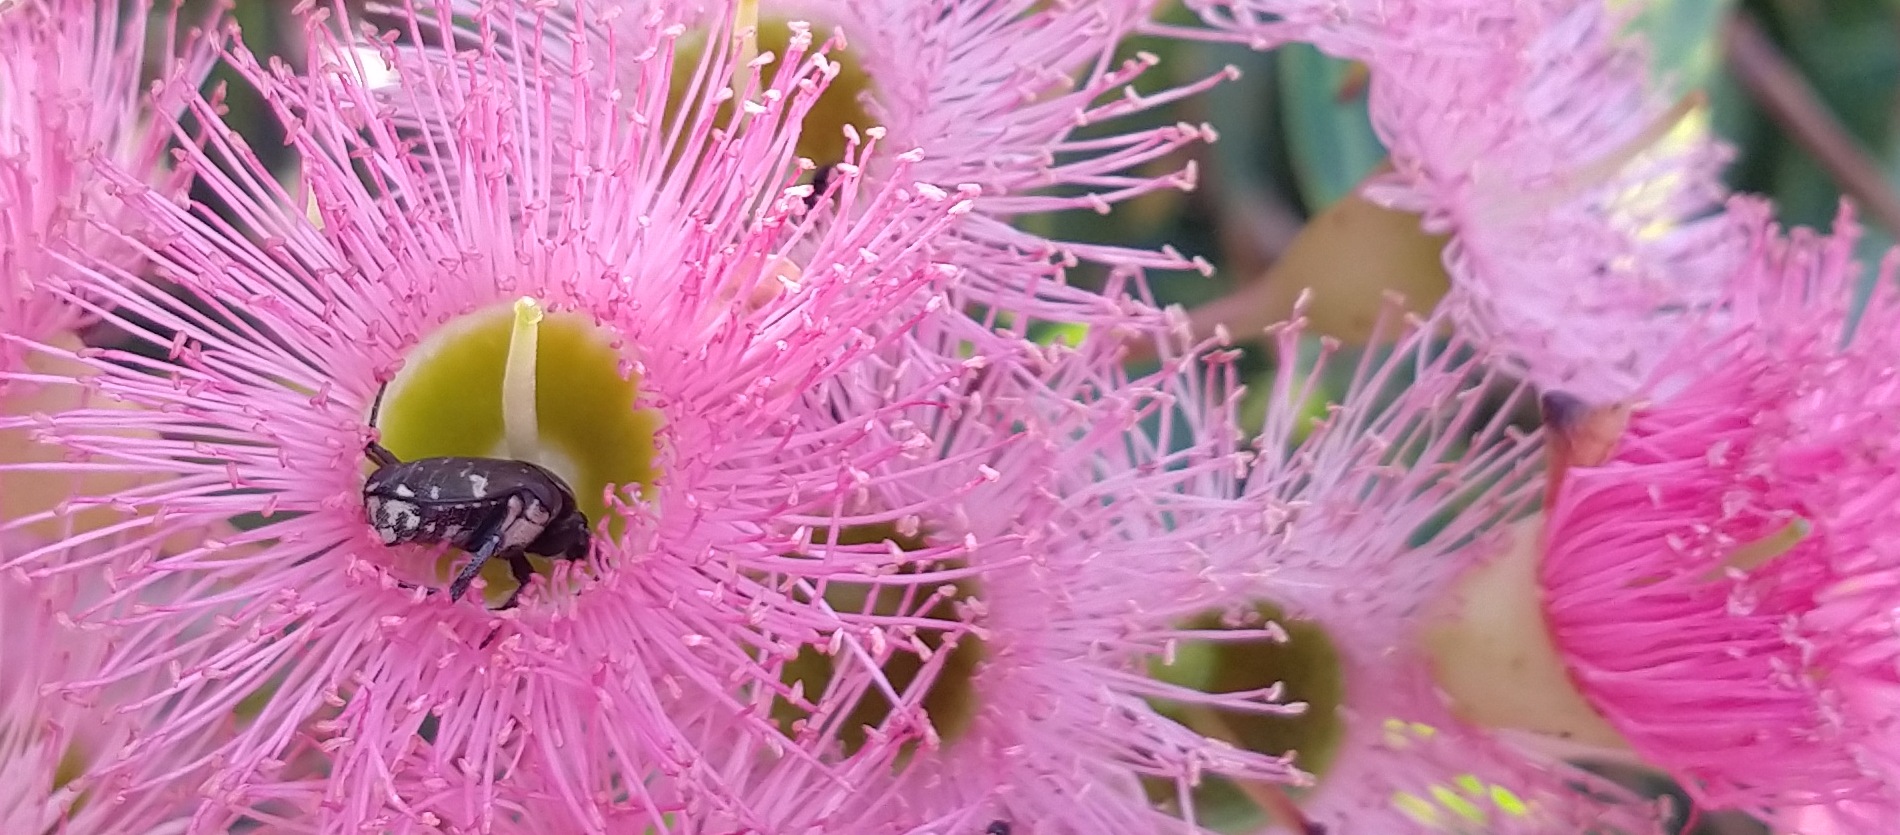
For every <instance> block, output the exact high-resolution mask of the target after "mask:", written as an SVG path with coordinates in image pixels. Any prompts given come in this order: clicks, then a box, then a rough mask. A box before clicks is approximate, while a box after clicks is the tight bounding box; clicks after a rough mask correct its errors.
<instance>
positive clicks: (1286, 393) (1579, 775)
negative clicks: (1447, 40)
mask: <svg viewBox="0 0 1900 835" xmlns="http://www.w3.org/2000/svg"><path fill="white" fill-rule="evenodd" d="M1396 321H1397V317H1396V315H1392V311H1390V310H1389V311H1388V316H1387V317H1386V319H1385V320H1384V325H1385V326H1384V327H1382V328H1381V329H1380V331H1381V333H1382V334H1383V335H1384V336H1386V337H1389V338H1390V341H1392V342H1394V343H1395V344H1394V346H1393V347H1392V349H1391V353H1390V355H1389V356H1388V357H1386V358H1384V359H1374V358H1373V356H1372V355H1368V356H1367V358H1366V359H1364V360H1362V361H1361V364H1360V365H1359V366H1358V367H1357V368H1356V369H1355V370H1354V373H1353V375H1352V377H1353V379H1352V383H1351V385H1350V388H1349V391H1348V392H1347V393H1346V394H1345V396H1344V397H1343V399H1342V401H1341V402H1340V403H1338V404H1337V405H1335V406H1330V407H1327V408H1326V410H1325V412H1324V413H1323V415H1322V416H1320V417H1319V418H1318V422H1317V423H1316V424H1311V423H1309V421H1311V420H1312V418H1310V417H1308V416H1307V415H1308V409H1309V408H1310V404H1311V402H1312V399H1313V398H1315V397H1317V396H1320V392H1319V390H1318V388H1317V387H1318V385H1319V379H1320V374H1321V371H1323V369H1324V367H1325V365H1326V364H1327V362H1328V360H1327V359H1326V358H1325V355H1322V359H1321V360H1320V363H1319V367H1318V368H1316V369H1311V370H1303V369H1302V368H1301V367H1300V365H1299V364H1298V362H1297V360H1296V359H1295V358H1297V357H1298V356H1299V354H1300V350H1301V339H1300V331H1301V328H1302V323H1301V321H1300V320H1297V319H1296V320H1295V321H1294V322H1292V323H1290V324H1288V325H1285V326H1282V327H1280V328H1279V329H1277V331H1276V332H1275V344H1276V346H1277V348H1278V351H1279V355H1280V356H1281V357H1282V360H1281V364H1280V367H1279V370H1278V373H1277V374H1276V376H1275V378H1274V383H1273V389H1272V390H1271V392H1270V393H1269V395H1268V406H1267V408H1268V411H1267V419H1266V423H1265V425H1264V427H1263V429H1262V431H1261V433H1260V435H1259V438H1258V440H1257V441H1256V447H1257V448H1258V449H1259V450H1260V459H1259V460H1258V461H1257V462H1256V463H1255V465H1254V469H1253V473H1252V474H1251V475H1250V476H1249V477H1248V479H1247V481H1246V484H1245V487H1244V489H1243V490H1242V492H1241V493H1240V495H1241V496H1242V497H1243V499H1244V500H1245V501H1246V502H1247V503H1248V505H1249V509H1250V512H1249V513H1248V514H1247V515H1246V516H1245V517H1243V518H1244V519H1245V520H1246V524H1245V526H1244V527H1241V528H1239V529H1237V530H1234V531H1231V532H1228V533H1227V534H1225V535H1223V536H1219V537H1216V538H1212V539H1210V540H1208V541H1207V545H1206V547H1207V549H1208V551H1209V553H1210V554H1211V555H1212V556H1211V559H1212V560H1213V561H1214V562H1215V563H1216V564H1217V565H1218V566H1219V572H1218V573H1219V574H1220V575H1221V576H1224V577H1226V578H1228V584H1229V585H1230V587H1231V588H1232V593H1231V597H1230V601H1232V602H1231V603H1230V605H1232V606H1237V607H1242V608H1241V610H1240V611H1242V612H1245V613H1246V615H1247V617H1243V618H1240V619H1239V620H1235V619H1234V616H1233V615H1231V614H1230V615H1229V618H1228V619H1229V622H1240V623H1246V622H1249V619H1251V620H1254V621H1257V620H1259V617H1260V616H1259V615H1256V614H1254V612H1255V611H1256V607H1261V606H1264V607H1267V608H1265V609H1261V610H1259V611H1270V612H1271V613H1272V614H1271V615H1269V617H1271V618H1272V619H1273V620H1276V621H1278V622H1279V623H1280V624H1281V625H1282V627H1283V628H1284V629H1285V630H1286V634H1288V635H1290V636H1291V637H1290V643H1289V644H1288V647H1287V648H1285V649H1276V648H1270V647H1261V648H1259V649H1258V650H1245V649H1239V648H1236V649H1226V650H1221V651H1222V652H1223V653H1226V654H1224V655H1222V656H1221V657H1222V659H1223V665H1224V666H1223V669H1224V670H1225V671H1226V673H1227V675H1226V678H1225V680H1226V681H1227V682H1228V684H1229V685H1230V686H1231V685H1234V684H1241V685H1250V686H1261V685H1264V684H1269V683H1273V682H1276V681H1284V682H1286V684H1287V686H1288V687H1289V688H1290V690H1289V695H1288V697H1287V698H1288V699H1289V700H1302V701H1307V702H1308V703H1309V707H1308V710H1307V712H1306V714H1305V715H1302V716H1299V717H1295V718H1285V719H1275V720H1272V722H1253V721H1245V722H1243V721H1242V720H1240V719H1239V718H1238V717H1227V718H1226V723H1227V724H1229V725H1231V726H1232V728H1233V730H1234V732H1235V733H1236V735H1237V737H1238V738H1240V739H1242V740H1243V741H1248V742H1249V744H1250V746H1254V745H1256V743H1254V742H1253V740H1260V741H1261V742H1260V743H1258V744H1266V743H1271V744H1274V745H1275V746H1279V745H1289V746H1291V747H1293V748H1294V749H1296V750H1295V751H1294V752H1293V753H1295V754H1296V756H1294V759H1293V765H1295V766H1296V767H1300V768H1303V769H1306V770H1308V771H1310V772H1312V773H1313V775H1314V777H1315V778H1316V781H1317V782H1316V785H1314V786H1313V787H1312V788H1310V789H1308V790H1306V791H1304V792H1303V793H1301V794H1298V795H1296V796H1295V797H1294V798H1292V799H1293V800H1297V802H1298V805H1299V807H1300V808H1301V809H1303V810H1304V814H1305V815H1306V816H1307V817H1309V818H1310V819H1311V820H1313V821H1315V822H1317V823H1319V824H1321V825H1323V826H1325V827H1327V831H1337V832H1412V831H1482V832H1493V833H1504V832H1538V833H1570V832H1582V831H1596V829H1595V827H1601V826H1610V827H1613V829H1612V830H1611V831H1625V832H1647V831H1654V830H1655V829H1656V824H1655V822H1654V821H1653V820H1652V819H1651V816H1650V813H1649V812H1648V811H1647V810H1645V809H1643V808H1641V807H1639V806H1637V805H1635V799H1634V798H1632V797H1630V796H1629V795H1628V794H1626V793H1624V792H1621V791H1620V790H1618V789H1616V788H1615V787H1613V786H1611V785H1609V784H1607V783H1605V782H1604V781H1601V780H1597V779H1594V778H1592V777H1590V776H1589V775H1587V774H1586V773H1585V772H1582V771H1580V770H1578V769H1575V768H1572V767H1570V766H1568V765H1566V764H1565V763H1563V762H1562V761H1561V760H1559V759H1557V758H1556V757H1554V756H1551V755H1549V754H1545V753H1541V752H1539V751H1536V750H1533V749H1526V748H1521V747H1519V746H1518V745H1517V744H1515V742H1514V741H1512V740H1510V739H1507V738H1505V737H1503V736H1500V735H1497V734H1494V733H1493V732H1491V731H1490V730H1488V729H1485V728H1482V727H1479V726H1477V725H1474V724H1472V723H1471V722H1469V721H1467V720H1466V719H1465V718H1463V717H1462V716H1461V715H1460V714H1459V713H1458V711H1457V710H1456V709H1455V708H1454V707H1453V706H1452V705H1450V704H1448V702H1447V700H1446V697H1445V694H1444V692H1443V691H1442V690H1441V686H1440V682H1439V680H1438V679H1437V677H1436V676H1437V671H1436V670H1435V659H1434V655H1433V652H1432V646H1431V642H1430V640H1428V639H1429V637H1430V636H1431V635H1432V634H1433V632H1432V630H1433V628H1434V624H1435V622H1436V621H1435V619H1436V614H1435V612H1436V610H1437V609H1438V608H1439V607H1440V606H1441V605H1442V601H1444V600H1445V599H1446V598H1447V597H1448V596H1449V595H1451V593H1452V583H1453V581H1454V580H1456V579H1457V578H1458V577H1459V575H1460V574H1461V573H1462V571H1463V569H1465V568H1467V567H1469V566H1471V565H1473V564H1475V563H1476V562H1477V561H1478V560H1479V559H1481V558H1482V556H1483V555H1485V554H1487V553H1489V552H1490V550H1491V549H1492V548H1493V547H1494V546H1495V544H1496V543H1497V542H1499V541H1500V540H1501V539H1503V538H1504V537H1505V536H1506V533H1507V531H1506V530H1505V525H1504V523H1506V522H1509V521H1510V520H1512V519H1514V518H1515V517H1518V516H1521V515H1522V514H1523V513H1524V512H1525V511H1526V509H1527V506H1528V504H1529V502H1530V501H1532V500H1534V498H1535V496H1536V495H1537V489H1538V487H1539V485H1538V483H1537V482H1536V481H1535V478H1534V476H1535V475H1536V474H1537V472H1538V470H1539V465H1540V459H1539V457H1538V452H1539V447H1538V446H1537V445H1536V444H1535V442H1534V439H1532V438H1528V437H1526V436H1524V435H1523V434H1522V433H1520V432H1519V431H1517V430H1515V429H1513V428H1512V426H1511V423H1510V421H1511V416H1512V413H1513V411H1514V410H1515V409H1516V408H1517V407H1518V406H1521V405H1522V403H1523V401H1524V400H1525V397H1526V388H1525V387H1524V386H1523V384H1521V383H1513V382H1509V381H1508V377H1507V376H1506V375H1505V374H1504V373H1503V372H1502V371H1500V370H1499V369H1498V368H1497V367H1496V366H1495V365H1493V364H1492V363H1491V362H1490V356H1489V355H1487V354H1485V353H1483V352H1480V351H1477V350H1476V349H1474V348H1473V347H1472V345H1471V343H1470V342H1468V341H1465V340H1453V341H1452V342H1451V343H1450V344H1445V342H1444V340H1443V339H1442V338H1435V337H1434V336H1433V334H1434V332H1437V331H1439V330H1440V328H1439V326H1440V325H1441V324H1442V321H1443V320H1442V319H1433V320H1429V321H1428V322H1426V323H1423V324H1422V325H1414V326H1412V327H1409V328H1408V329H1406V330H1405V331H1400V330H1398V329H1396V328H1395V327H1393V324H1394V323H1395V322H1396ZM1381 341H1386V340H1381ZM1330 353H1331V349H1330V348H1328V349H1327V350H1326V354H1330ZM1309 432H1310V434H1309ZM1229 646H1232V645H1229ZM1242 662H1250V664H1251V666H1247V665H1245V664H1242ZM1274 723H1279V724H1278V725H1277V726H1276V725H1275V724H1274ZM1286 723H1296V724H1292V725H1290V726H1289V725H1287V724H1286ZM1256 749H1257V750H1259V749H1258V748H1256ZM1269 750H1276V752H1277V750H1278V749H1277V747H1276V749H1269ZM1585 788H1587V789H1588V790H1589V792H1588V793H1586V792H1585V791H1584V789H1585ZM1253 794H1255V795H1256V796H1258V794H1259V793H1258V792H1255V793H1253ZM1262 805H1263V806H1265V807H1266V810H1267V811H1269V812H1272V811H1274V809H1273V804H1271V803H1263V804H1262ZM1277 816H1278V817H1280V818H1281V820H1280V822H1281V823H1282V824H1286V823H1290V822H1289V821H1287V820H1285V818H1286V817H1287V813H1286V812H1285V811H1284V809H1282V810H1280V812H1279V813H1278V815H1277Z"/></svg>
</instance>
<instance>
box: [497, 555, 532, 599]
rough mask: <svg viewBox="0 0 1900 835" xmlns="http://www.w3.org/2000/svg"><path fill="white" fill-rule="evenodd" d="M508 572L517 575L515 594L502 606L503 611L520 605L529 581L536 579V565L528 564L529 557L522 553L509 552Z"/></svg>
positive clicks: (509, 596)
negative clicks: (522, 594)
mask: <svg viewBox="0 0 1900 835" xmlns="http://www.w3.org/2000/svg"><path fill="white" fill-rule="evenodd" d="M508 570H509V571H511V572H513V573H514V575H515V593H514V594H511V595H508V602H507V603H503V604H501V608H502V609H513V608H514V607H515V606H516V604H519V603H520V602H521V593H522V592H524V591H527V590H528V581H529V580H532V579H534V563H531V562H528V555H527V554H525V553H522V552H520V551H511V552H509V554H508ZM496 611H500V610H499V609H498V610H496Z"/></svg>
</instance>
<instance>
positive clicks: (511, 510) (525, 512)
mask: <svg viewBox="0 0 1900 835" xmlns="http://www.w3.org/2000/svg"><path fill="white" fill-rule="evenodd" d="M508 519H509V522H508V525H507V527H504V528H502V529H501V547H502V550H504V551H512V550H515V549H518V548H526V547H528V543H530V542H533V541H534V540H535V537H538V536H540V535H541V532H542V531H544V530H547V527H548V509H547V508H545V507H542V506H541V503H540V502H529V503H528V504H527V506H525V507H524V506H522V502H521V497H520V496H510V497H509V498H508Z"/></svg>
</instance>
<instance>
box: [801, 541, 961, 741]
mask: <svg viewBox="0 0 1900 835" xmlns="http://www.w3.org/2000/svg"><path fill="white" fill-rule="evenodd" d="M872 543H890V544H893V545H895V546H896V547H898V548H900V549H903V550H905V551H918V550H921V549H922V548H923V547H924V540H923V538H922V537H921V536H919V535H905V534H902V533H899V532H898V531H897V530H896V527H895V526H893V525H864V526H857V527H852V528H846V529H845V530H843V531H840V532H839V535H838V544H840V545H867V544H872ZM886 547H889V546H886ZM910 570H914V569H910ZM975 591H976V589H975V584H974V583H972V582H970V581H967V580H966V581H961V582H958V583H956V584H955V586H954V590H953V591H952V592H951V593H949V594H943V593H938V592H936V591H934V590H929V589H924V588H913V587H907V586H902V585H897V584H877V585H875V586H871V585H867V584H860V583H831V584H830V585H828V586H827V587H826V589H825V594H824V599H825V602H826V603H827V604H829V605H830V606H831V608H832V609H834V610H836V611H837V612H839V613H840V614H849V613H865V614H872V615H877V616H883V617H894V616H899V615H907V616H910V617H927V618H931V619H933V620H941V621H956V620H957V619H958V617H957V611H956V610H957V604H958V602H960V601H963V600H967V599H969V598H971V597H973V596H975ZM925 595H934V596H932V597H931V598H930V600H929V602H928V603H927V604H920V602H919V601H921V600H923V598H924V596H925ZM947 637H948V636H947V635H946V630H937V629H919V630H918V631H917V642H918V643H920V644H922V645H923V646H924V647H926V648H927V649H928V652H929V653H930V657H935V656H936V655H937V654H938V653H939V652H940V651H942V650H944V649H945V644H946V643H947ZM891 643H892V645H891V648H890V650H891V651H890V657H889V658H887V659H885V661H884V662H883V663H882V664H881V665H880V667H879V670H880V671H882V672H883V674H884V678H885V679H886V680H887V681H889V682H890V685H891V690H892V691H893V692H896V693H897V694H899V695H900V696H903V697H905V699H906V700H907V701H908V700H910V699H912V698H915V697H916V694H913V693H911V692H910V691H911V688H912V686H913V685H915V684H916V683H917V680H918V676H919V674H920V673H922V672H923V669H924V665H925V663H926V660H927V659H926V657H925V656H923V655H921V654H919V653H918V652H917V651H916V650H915V649H914V648H913V647H911V646H909V645H908V642H899V641H892V642H891ZM948 652H949V657H948V658H945V659H944V661H943V667H942V669H940V670H938V672H937V675H936V678H934V679H932V680H931V681H930V682H929V685H928V687H929V689H928V690H926V691H925V692H924V693H923V694H922V698H921V699H919V700H918V704H920V705H921V707H922V709H923V711H924V713H925V714H926V716H927V717H928V719H929V721H930V725H931V727H932V728H933V729H934V730H935V731H936V734H937V736H938V738H940V739H942V740H944V741H945V742H946V743H948V742H954V741H955V740H956V739H958V738H959V737H961V736H962V734H963V732H964V731H965V730H967V729H968V728H969V726H970V720H971V719H973V718H974V717H975V716H976V708H977V703H978V702H977V694H976V681H975V677H976V667H977V664H978V663H979V662H980V661H982V659H983V643H982V642H981V641H979V640H978V639H976V638H975V637H974V636H972V635H967V634H958V635H957V636H956V638H955V643H954V644H952V645H951V646H949V648H948ZM843 657H844V656H842V655H840V656H833V655H830V654H828V653H826V652H825V651H824V650H823V648H820V647H814V646H806V647H803V648H801V649H800V650H799V652H798V656H797V657H795V658H793V659H792V660H791V661H790V662H789V663H787V664H786V665H785V669H784V671H783V673H782V674H781V676H780V678H781V680H782V681H784V682H785V683H786V684H787V685H797V686H799V689H800V691H801V692H802V693H803V701H804V702H805V704H794V703H793V702H792V701H790V700H788V699H785V698H779V699H777V700H776V701H774V702H773V704H772V717H773V719H774V720H776V721H777V722H778V723H779V727H780V729H781V730H783V731H784V732H785V733H786V734H787V735H788V736H790V735H795V733H796V732H797V731H798V727H797V726H798V724H799V723H802V722H805V721H807V720H810V719H812V718H813V717H812V712H811V709H810V704H811V703H814V702H820V697H821V696H823V695H824V694H825V692H826V690H827V689H828V688H829V687H831V683H832V679H833V678H834V677H835V676H836V673H837V669H838V664H839V663H840V662H841V658H843ZM843 663H856V661H855V660H854V659H850V660H844V661H843ZM853 678H854V679H855V678H857V677H855V676H854V677H853ZM855 699H856V700H855V701H854V702H853V703H852V705H851V709H850V710H848V711H846V712H845V715H844V718H843V719H842V720H841V721H839V720H830V721H836V722H838V724H836V725H835V728H836V732H835V735H836V738H837V740H838V742H839V744H840V745H841V746H842V748H843V750H842V753H843V754H844V755H846V756H850V755H853V754H856V753H857V752H858V751H859V749H861V748H863V747H864V743H865V740H866V738H867V737H868V731H869V729H870V728H875V727H878V726H880V725H882V724H884V721H885V720H886V719H887V718H889V717H890V715H891V710H892V709H893V707H894V705H893V704H892V702H891V700H890V698H889V697H888V696H886V695H885V694H884V692H883V691H882V690H881V689H879V688H876V687H869V688H866V689H865V690H864V691H863V692H861V693H859V694H857V695H856V696H855ZM913 750H914V748H913V747H909V746H907V747H906V748H905V756H903V757H900V758H899V761H898V765H899V766H900V767H901V765H902V763H903V762H905V761H907V760H908V759H909V753H910V752H912V751H913Z"/></svg>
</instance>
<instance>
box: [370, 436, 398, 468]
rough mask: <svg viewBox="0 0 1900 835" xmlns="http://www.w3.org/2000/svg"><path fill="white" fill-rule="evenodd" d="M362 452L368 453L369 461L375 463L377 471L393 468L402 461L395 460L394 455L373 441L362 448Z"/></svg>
mask: <svg viewBox="0 0 1900 835" xmlns="http://www.w3.org/2000/svg"><path fill="white" fill-rule="evenodd" d="M363 451H364V452H367V453H369V460H371V461H374V462H376V468H377V469H382V468H383V467H394V466H396V465H397V464H401V463H402V459H401V458H397V457H396V453H393V452H390V451H389V450H388V449H387V448H385V447H384V446H383V445H382V444H379V443H376V442H375V441H370V442H369V445H368V446H365V447H363Z"/></svg>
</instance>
